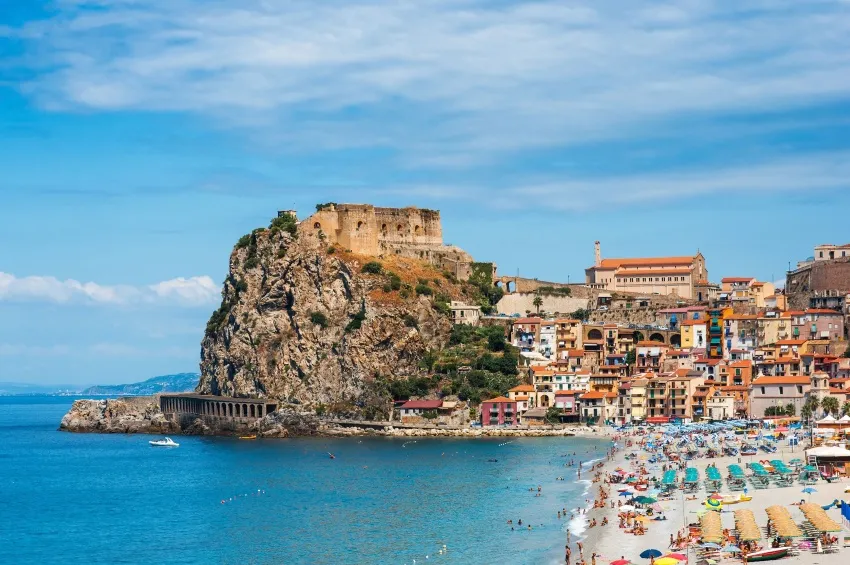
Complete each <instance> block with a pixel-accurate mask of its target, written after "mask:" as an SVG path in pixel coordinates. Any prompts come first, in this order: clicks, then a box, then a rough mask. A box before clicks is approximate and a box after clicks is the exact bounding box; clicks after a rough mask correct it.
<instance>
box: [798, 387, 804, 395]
mask: <svg viewBox="0 0 850 565" xmlns="http://www.w3.org/2000/svg"><path fill="white" fill-rule="evenodd" d="M797 394H803V385H797Z"/></svg>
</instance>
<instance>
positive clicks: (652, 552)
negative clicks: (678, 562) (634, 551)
mask: <svg viewBox="0 0 850 565" xmlns="http://www.w3.org/2000/svg"><path fill="white" fill-rule="evenodd" d="M662 555H664V554H663V553H661V552H660V551H658V550H657V549H647V550H646V551H644V552H643V553H641V554H640V558H641V559H652V558H658V557H661V556H662Z"/></svg>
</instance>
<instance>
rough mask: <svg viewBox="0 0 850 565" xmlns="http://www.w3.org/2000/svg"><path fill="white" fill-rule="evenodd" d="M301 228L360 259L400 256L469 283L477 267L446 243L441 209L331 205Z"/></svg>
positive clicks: (460, 251)
mask: <svg viewBox="0 0 850 565" xmlns="http://www.w3.org/2000/svg"><path fill="white" fill-rule="evenodd" d="M281 213H292V212H291V211H287V212H281ZM298 229H299V231H301V232H302V233H312V234H316V235H319V234H321V236H323V237H325V238H326V241H327V242H328V243H329V244H332V245H338V246H340V247H342V248H343V249H346V250H350V251H351V252H353V253H358V254H360V255H371V256H374V257H386V256H389V255H398V256H401V257H407V258H412V259H420V260H423V261H428V262H429V263H431V264H433V265H435V266H436V267H438V268H440V269H442V270H444V271H448V272H450V273H452V274H453V275H455V276H456V277H457V278H458V279H460V280H467V279H468V278H469V275H470V272H471V268H472V263H473V259H472V256H470V255H469V253H467V252H466V251H464V250H463V249H460V248H459V247H455V246H452V245H444V244H443V228H442V225H441V224H440V212H439V211H437V210H426V209H424V208H416V207H413V206H410V207H407V208H379V207H376V206H372V205H371V204H327V205H325V206H323V207H322V208H321V209H320V210H319V211H317V212H316V213H315V214H313V215H312V216H310V217H309V218H307V219H306V220H304V221H302V222H301V223H300V224H299V225H298Z"/></svg>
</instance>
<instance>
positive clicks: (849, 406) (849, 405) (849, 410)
mask: <svg viewBox="0 0 850 565" xmlns="http://www.w3.org/2000/svg"><path fill="white" fill-rule="evenodd" d="M841 414H842V415H845V414H850V401H847V402H845V403H844V406H842V407H841Z"/></svg>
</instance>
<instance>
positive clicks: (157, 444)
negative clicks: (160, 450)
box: [148, 437, 180, 447]
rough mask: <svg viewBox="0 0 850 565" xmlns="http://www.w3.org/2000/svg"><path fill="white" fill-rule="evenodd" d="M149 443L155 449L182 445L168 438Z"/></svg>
mask: <svg viewBox="0 0 850 565" xmlns="http://www.w3.org/2000/svg"><path fill="white" fill-rule="evenodd" d="M148 443H149V444H151V445H152V446H154V447H180V444H179V443H177V442H176V441H174V440H173V439H171V438H170V437H167V438H165V439H155V440H152V441H149V442H148Z"/></svg>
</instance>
